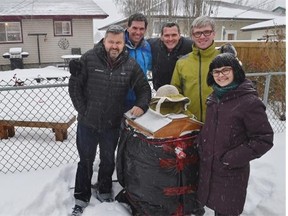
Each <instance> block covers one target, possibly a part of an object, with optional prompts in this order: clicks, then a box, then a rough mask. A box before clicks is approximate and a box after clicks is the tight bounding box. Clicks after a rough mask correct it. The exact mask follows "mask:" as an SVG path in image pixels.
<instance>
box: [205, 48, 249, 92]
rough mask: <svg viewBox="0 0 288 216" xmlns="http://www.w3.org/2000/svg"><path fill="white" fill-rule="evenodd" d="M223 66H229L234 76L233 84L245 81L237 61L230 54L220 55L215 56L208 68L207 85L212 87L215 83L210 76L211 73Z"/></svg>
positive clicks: (239, 63)
mask: <svg viewBox="0 0 288 216" xmlns="http://www.w3.org/2000/svg"><path fill="white" fill-rule="evenodd" d="M224 66H231V67H232V69H233V74H234V82H236V83H238V84H240V83H242V82H243V81H244V80H245V72H244V70H243V68H242V65H241V62H240V61H239V59H238V58H237V57H236V56H235V55H234V54H232V53H221V54H219V55H217V56H216V57H215V58H214V59H213V61H212V62H211V63H210V66H209V73H208V76H207V85H208V86H212V85H213V84H214V83H215V81H214V78H213V75H212V71H213V70H214V69H216V68H221V67H224Z"/></svg>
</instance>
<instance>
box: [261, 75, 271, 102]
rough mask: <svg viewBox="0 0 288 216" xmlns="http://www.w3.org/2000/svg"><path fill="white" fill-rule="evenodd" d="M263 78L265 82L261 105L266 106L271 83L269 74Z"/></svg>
mask: <svg viewBox="0 0 288 216" xmlns="http://www.w3.org/2000/svg"><path fill="white" fill-rule="evenodd" d="M265 77H266V81H265V89H264V95H263V103H264V104H265V106H267V104H268V95H269V88H270V81H271V74H270V73H268V74H267V75H266V76H265Z"/></svg>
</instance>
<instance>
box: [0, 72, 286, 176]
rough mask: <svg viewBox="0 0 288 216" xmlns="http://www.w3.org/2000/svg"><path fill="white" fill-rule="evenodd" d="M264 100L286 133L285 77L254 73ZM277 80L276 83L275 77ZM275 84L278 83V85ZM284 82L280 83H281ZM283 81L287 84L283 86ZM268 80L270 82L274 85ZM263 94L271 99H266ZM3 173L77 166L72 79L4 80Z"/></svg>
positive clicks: (0, 98)
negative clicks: (280, 93)
mask: <svg viewBox="0 0 288 216" xmlns="http://www.w3.org/2000/svg"><path fill="white" fill-rule="evenodd" d="M252 76H254V77H251V79H252V80H254V82H255V84H256V87H257V89H258V91H259V95H260V97H261V98H262V99H263V98H264V99H265V98H267V114H268V116H269V120H270V122H271V124H272V126H273V129H274V132H275V133H277V132H282V131H284V130H285V129H286V126H285V125H286V110H285V107H286V106H285V105H286V104H285V103H286V101H285V97H284V98H282V96H281V95H280V96H279V91H278V90H277V89H273V88H276V87H277V88H279V89H282V91H284V96H285V74H279V75H277V76H276V75H275V76H272V77H273V78H271V80H270V81H271V83H274V82H276V84H273V85H270V88H269V91H268V92H267V91H265V86H267V81H266V80H267V79H266V78H265V77H267V75H261V76H259V74H258V75H256V74H254V75H252ZM275 77H277V78H275ZM275 80H276V81H275ZM279 80H280V81H279ZM283 80H284V81H283ZM270 81H269V82H270ZM265 94H268V97H266V95H265ZM0 102H1V103H0V137H1V140H0V171H1V173H4V174H6V173H15V172H23V171H30V170H37V169H44V168H47V167H50V168H51V167H57V166H60V165H61V164H67V163H75V162H77V161H78V153H77V149H76V125H77V120H76V118H75V117H76V115H77V112H76V111H75V110H74V107H73V105H72V102H71V100H70V97H69V94H68V77H62V78H52V79H43V78H41V79H40V78H38V79H37V78H36V79H26V80H25V81H21V82H17V81H15V80H9V81H7V80H6V81H5V80H2V81H1V80H0Z"/></svg>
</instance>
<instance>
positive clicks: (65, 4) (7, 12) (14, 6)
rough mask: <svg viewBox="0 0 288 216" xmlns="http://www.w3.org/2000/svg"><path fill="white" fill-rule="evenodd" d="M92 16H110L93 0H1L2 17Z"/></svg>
mask: <svg viewBox="0 0 288 216" xmlns="http://www.w3.org/2000/svg"><path fill="white" fill-rule="evenodd" d="M31 15H32V16H57V15H59V16H65V15H66V16H67V15H69V16H81V15H82V16H91V17H103V18H105V17H107V16H108V15H107V14H106V13H105V12H104V11H103V10H102V9H101V8H100V7H99V6H98V5H97V4H96V3H95V2H94V1H93V0H1V1H0V20H1V16H31Z"/></svg>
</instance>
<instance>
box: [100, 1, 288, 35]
mask: <svg viewBox="0 0 288 216" xmlns="http://www.w3.org/2000/svg"><path fill="white" fill-rule="evenodd" d="M175 2H178V5H177V7H176V6H175V7H173V11H172V16H173V17H174V18H181V17H187V13H185V7H184V6H183V1H173V3H175ZM166 3H167V2H166V1H163V2H162V3H160V4H158V5H156V6H154V7H153V9H151V10H150V16H153V17H159V18H160V17H162V18H164V17H167V16H168V6H167V4H166ZM206 3H207V5H206V8H209V10H207V12H206V15H209V16H210V17H213V18H214V19H215V20H216V19H229V20H257V21H258V20H263V21H265V20H269V19H274V18H277V17H283V16H281V15H279V14H277V13H273V12H271V11H267V10H261V9H256V8H252V7H249V6H242V5H238V4H234V3H229V2H224V1H206ZM191 10H192V9H191ZM127 20H128V17H125V18H123V19H121V20H118V21H115V22H113V23H110V24H108V25H105V26H103V27H101V28H99V30H105V29H106V28H107V27H108V26H109V25H111V24H122V23H124V22H126V21H127Z"/></svg>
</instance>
